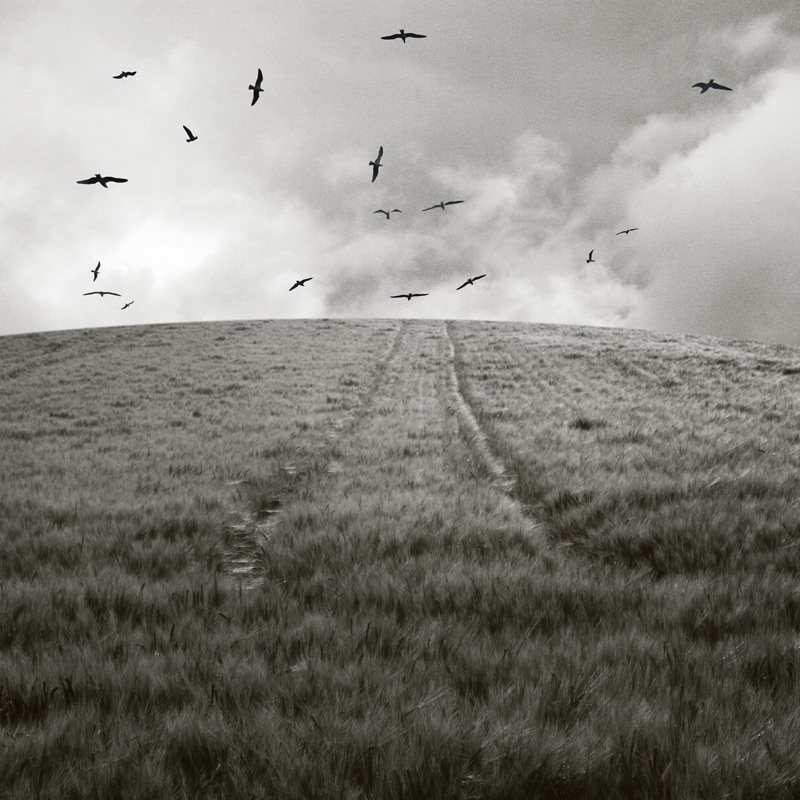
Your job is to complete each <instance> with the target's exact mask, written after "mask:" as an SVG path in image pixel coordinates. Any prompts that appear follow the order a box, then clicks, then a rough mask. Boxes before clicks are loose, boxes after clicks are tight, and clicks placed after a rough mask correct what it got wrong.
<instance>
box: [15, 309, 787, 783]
mask: <svg viewBox="0 0 800 800" xmlns="http://www.w3.org/2000/svg"><path fill="white" fill-rule="evenodd" d="M0 375H2V376H3V377H2V380H3V386H4V392H3V396H2V399H0V404H1V405H0V407H1V408H2V414H0V475H1V476H2V484H0V485H1V486H2V491H0V520H2V522H0V596H1V597H2V606H1V607H0V725H2V731H1V732H0V737H2V744H3V747H2V749H0V786H4V787H8V792H9V794H10V795H11V796H20V797H25V796H36V797H54V798H55V797H59V798H64V797H76V798H77V797H89V796H114V797H161V796H203V797H217V796H219V797H231V796H250V795H252V794H255V793H256V792H257V793H258V794H259V795H265V796H274V797H298V796H314V797H341V796H348V797H358V796H366V797H379V796H380V797H382V798H386V797H398V798H399V797H425V798H434V797H465V798H466V797H470V798H473V797H498V798H499V797H503V798H515V797H518V798H529V797H581V798H587V797H598V798H600V797H609V796H642V797H659V796H686V797H692V796H703V797H730V796H735V797H743V798H744V797H748V798H750V797H757V796H769V797H782V796H786V797H788V796H791V795H792V794H793V793H794V792H796V791H797V788H798V781H800V779H799V778H798V774H800V772H799V771H798V770H799V769H800V756H798V754H797V749H796V747H795V746H794V744H793V743H794V742H796V741H797V739H798V716H797V708H798V700H800V696H799V695H800V691H798V676H799V675H800V649H799V648H798V640H797V629H798V625H799V624H800V592H798V589H797V574H798V567H800V555H798V549H799V548H798V544H800V512H799V511H798V482H799V480H800V479H799V478H798V475H800V471H799V470H798V467H800V463H798V462H800V449H798V443H800V413H798V412H800V391H798V390H800V351H798V350H796V349H792V348H787V347H783V346H773V345H763V344H758V343H752V342H724V341H720V340H713V339H708V338H700V337H684V336H665V335H659V334H651V333H645V332H641V331H620V330H611V329H599V328H572V327H556V326H545V325H524V324H514V323H475V322H437V321H413V320H412V321H406V322H402V321H390V320H368V321H341V320H338V321H334V320H321V321H313V322H312V321H303V322H297V321H264V322H261V321H251V322H245V323H241V322H231V323H214V324H210V323H202V324H200V323H198V324H191V325H179V326H155V327H132V328H112V329H99V330H87V331H67V332H59V333H47V334H34V335H25V336H13V337H5V338H2V339H0Z"/></svg>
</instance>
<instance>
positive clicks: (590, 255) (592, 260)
mask: <svg viewBox="0 0 800 800" xmlns="http://www.w3.org/2000/svg"><path fill="white" fill-rule="evenodd" d="M592 253H594V250H590V251H589V258H587V259H586V263H587V264H596V263H597V262H596V261H595V260H594V259H593V258H592Z"/></svg>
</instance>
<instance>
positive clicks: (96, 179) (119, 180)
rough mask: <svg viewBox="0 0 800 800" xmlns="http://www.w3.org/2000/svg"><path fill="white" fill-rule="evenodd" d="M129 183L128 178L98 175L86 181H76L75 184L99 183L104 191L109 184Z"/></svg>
mask: <svg viewBox="0 0 800 800" xmlns="http://www.w3.org/2000/svg"><path fill="white" fill-rule="evenodd" d="M109 182H111V183H127V182H128V179H127V178H112V177H111V176H110V175H106V176H105V177H104V178H103V177H101V175H100V173H99V172H98V173H96V174H95V176H94V178H87V179H86V180H85V181H75V183H99V184H100V185H101V186H102V187H103V188H104V189H108V183H109Z"/></svg>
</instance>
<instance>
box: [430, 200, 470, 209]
mask: <svg viewBox="0 0 800 800" xmlns="http://www.w3.org/2000/svg"><path fill="white" fill-rule="evenodd" d="M463 202H464V201H463V200H448V201H447V202H446V203H445V201H444V200H442V202H441V203H437V204H436V205H435V206H430V207H428V208H423V209H422V210H423V211H430V210H431V209H432V208H441V209H442V211H444V207H445V206H454V205H455V204H456V203H463Z"/></svg>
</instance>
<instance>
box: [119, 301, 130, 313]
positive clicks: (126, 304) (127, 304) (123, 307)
mask: <svg viewBox="0 0 800 800" xmlns="http://www.w3.org/2000/svg"><path fill="white" fill-rule="evenodd" d="M132 305H133V300H131V301H130V302H129V303H125V305H124V306H122V308H121V309H120V311H124V310H125V309H126V308H127V307H128V306H132Z"/></svg>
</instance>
